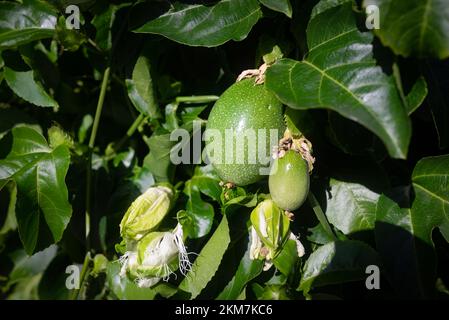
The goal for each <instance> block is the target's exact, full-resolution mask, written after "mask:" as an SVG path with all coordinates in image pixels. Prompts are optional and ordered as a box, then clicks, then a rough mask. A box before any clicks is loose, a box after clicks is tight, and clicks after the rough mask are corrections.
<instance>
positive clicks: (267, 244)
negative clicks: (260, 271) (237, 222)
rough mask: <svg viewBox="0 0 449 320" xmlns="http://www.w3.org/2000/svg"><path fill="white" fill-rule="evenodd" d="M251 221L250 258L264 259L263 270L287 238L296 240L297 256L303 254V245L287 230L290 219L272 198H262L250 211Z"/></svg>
mask: <svg viewBox="0 0 449 320" xmlns="http://www.w3.org/2000/svg"><path fill="white" fill-rule="evenodd" d="M251 223H252V226H251V230H250V232H251V247H250V259H253V260H254V259H262V260H263V259H265V266H264V270H268V269H269V268H270V267H271V265H272V260H273V259H274V258H275V257H276V256H277V255H278V254H279V252H280V251H281V250H282V247H283V246H284V244H285V242H286V241H287V240H289V239H290V240H294V241H295V242H296V249H297V253H298V256H299V257H301V256H303V255H304V247H303V246H302V244H301V242H300V241H299V240H298V239H297V238H296V237H295V236H294V235H293V233H291V232H290V230H289V227H290V220H289V219H288V217H287V215H286V214H285V213H284V211H283V210H281V209H280V208H279V207H278V206H277V205H276V204H275V203H274V202H273V201H272V200H264V201H263V202H261V203H260V204H259V205H258V206H257V207H256V208H255V209H254V210H253V211H252V212H251Z"/></svg>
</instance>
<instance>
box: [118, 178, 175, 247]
mask: <svg viewBox="0 0 449 320" xmlns="http://www.w3.org/2000/svg"><path fill="white" fill-rule="evenodd" d="M172 198H173V191H172V190H171V189H170V188H168V187H165V186H158V187H151V188H149V189H148V190H147V191H145V193H143V194H142V195H140V196H139V197H138V198H137V199H136V200H134V202H133V203H132V204H131V206H130V207H129V208H128V210H127V211H126V213H125V215H124V217H123V219H122V222H121V223H120V234H121V236H122V238H124V239H126V240H135V241H138V240H139V239H141V238H142V237H143V236H145V235H146V234H147V233H149V232H151V231H153V230H155V229H156V228H157V227H158V225H159V224H160V223H161V221H162V219H163V218H164V217H165V216H166V215H167V213H168V211H169V210H170V206H171V201H172Z"/></svg>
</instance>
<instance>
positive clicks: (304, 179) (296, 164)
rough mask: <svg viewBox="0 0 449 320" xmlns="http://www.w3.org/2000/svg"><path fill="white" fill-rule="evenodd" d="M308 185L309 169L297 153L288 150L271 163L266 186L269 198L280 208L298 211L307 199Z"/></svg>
mask: <svg viewBox="0 0 449 320" xmlns="http://www.w3.org/2000/svg"><path fill="white" fill-rule="evenodd" d="M309 184H310V178H309V168H308V165H307V162H306V161H305V160H304V159H303V158H302V156H301V155H300V154H299V153H297V152H295V151H294V150H288V151H287V152H286V153H285V154H284V156H283V157H282V158H278V159H276V160H275V161H274V162H273V166H272V169H271V172H270V177H269V178H268V186H269V188H270V194H271V198H272V199H273V201H274V202H275V203H276V204H277V205H278V206H279V207H280V208H282V209H284V210H288V211H293V210H296V209H298V208H299V207H300V206H301V205H302V204H303V203H304V201H305V200H306V198H307V195H308V193H309Z"/></svg>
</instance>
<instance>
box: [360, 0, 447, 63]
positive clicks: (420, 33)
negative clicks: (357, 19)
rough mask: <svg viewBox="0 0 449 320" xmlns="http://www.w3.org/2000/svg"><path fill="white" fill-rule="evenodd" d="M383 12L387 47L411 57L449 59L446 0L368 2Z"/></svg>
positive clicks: (379, 32) (382, 27)
mask: <svg viewBox="0 0 449 320" xmlns="http://www.w3.org/2000/svg"><path fill="white" fill-rule="evenodd" d="M363 4H364V7H367V6H369V5H375V6H377V7H378V8H379V18H380V28H379V29H376V30H375V33H376V34H377V35H378V36H379V38H380V40H381V41H382V43H383V44H384V45H385V46H388V47H390V48H392V49H393V51H394V52H395V53H396V54H400V55H403V56H405V57H408V56H410V55H414V56H417V57H435V58H440V59H444V58H447V57H449V6H448V4H447V1H446V0H365V1H364V3H363Z"/></svg>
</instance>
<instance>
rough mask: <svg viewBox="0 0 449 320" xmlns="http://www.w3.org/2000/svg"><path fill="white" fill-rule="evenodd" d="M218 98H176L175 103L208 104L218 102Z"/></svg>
mask: <svg viewBox="0 0 449 320" xmlns="http://www.w3.org/2000/svg"><path fill="white" fill-rule="evenodd" d="M218 98H220V97H218V96H190V97H177V98H176V103H208V102H214V101H217V100H218Z"/></svg>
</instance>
